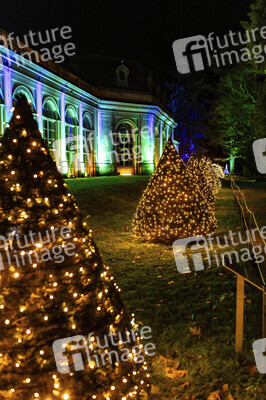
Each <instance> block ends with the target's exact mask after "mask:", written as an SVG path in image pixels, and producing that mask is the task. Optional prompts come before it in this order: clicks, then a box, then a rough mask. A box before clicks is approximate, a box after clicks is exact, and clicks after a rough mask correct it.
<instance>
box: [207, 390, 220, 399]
mask: <svg viewBox="0 0 266 400" xmlns="http://www.w3.org/2000/svg"><path fill="white" fill-rule="evenodd" d="M207 400H222V392H221V391H220V390H216V391H215V392H212V393H210V394H209V396H208V397H207Z"/></svg>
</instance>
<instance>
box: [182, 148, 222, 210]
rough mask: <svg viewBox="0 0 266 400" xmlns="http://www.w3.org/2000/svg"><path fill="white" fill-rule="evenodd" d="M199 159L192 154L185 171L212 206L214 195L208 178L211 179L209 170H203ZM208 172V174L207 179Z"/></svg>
mask: <svg viewBox="0 0 266 400" xmlns="http://www.w3.org/2000/svg"><path fill="white" fill-rule="evenodd" d="M200 159H201V158H199V157H197V156H196V155H195V154H192V155H191V157H190V159H189V162H188V164H187V166H186V167H187V172H188V174H189V176H192V177H193V180H194V182H195V183H197V185H198V186H199V189H200V191H201V193H202V194H203V196H204V197H205V199H206V200H207V202H208V204H209V205H210V206H211V207H213V206H214V204H215V196H214V194H213V189H212V186H211V185H210V184H209V182H210V179H212V174H211V170H207V171H206V170H203V169H202V168H201V166H200ZM208 174H210V176H209V178H210V179H208V176H207V175H208Z"/></svg>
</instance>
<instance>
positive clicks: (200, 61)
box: [173, 35, 211, 74]
mask: <svg viewBox="0 0 266 400" xmlns="http://www.w3.org/2000/svg"><path fill="white" fill-rule="evenodd" d="M173 50H174V55H175V61H176V66H177V70H178V72H180V73H181V74H188V73H190V72H195V71H202V70H204V69H205V67H206V66H210V65H211V58H210V54H209V50H208V44H207V40H206V38H205V37H204V36H202V35H197V36H192V37H188V38H185V39H180V40H176V41H175V42H174V43H173Z"/></svg>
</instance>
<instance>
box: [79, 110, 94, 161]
mask: <svg viewBox="0 0 266 400" xmlns="http://www.w3.org/2000/svg"><path fill="white" fill-rule="evenodd" d="M82 126H83V143H84V149H83V151H84V154H85V153H90V152H91V151H92V150H93V148H94V132H93V128H92V124H91V120H90V118H89V116H88V114H85V116H84V118H83V124H82Z"/></svg>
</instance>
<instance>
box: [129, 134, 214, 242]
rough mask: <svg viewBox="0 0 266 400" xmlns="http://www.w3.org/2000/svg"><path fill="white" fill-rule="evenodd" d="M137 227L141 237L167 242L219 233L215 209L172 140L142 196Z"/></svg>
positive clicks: (135, 231)
mask: <svg viewBox="0 0 266 400" xmlns="http://www.w3.org/2000/svg"><path fill="white" fill-rule="evenodd" d="M133 225H134V227H133V232H134V233H135V235H136V236H138V237H139V238H141V239H143V240H147V241H154V242H165V243H171V242H172V241H173V240H175V239H179V238H185V237H190V236H196V235H201V234H207V233H209V232H213V231H214V230H215V227H216V223H215V217H214V215H213V212H212V211H211V207H210V205H209V204H208V202H207V200H206V198H205V197H204V196H203V194H201V192H200V189H199V187H198V185H197V183H196V182H195V181H194V179H193V176H191V175H189V174H188V171H187V169H186V167H185V165H184V163H183V161H182V159H181V158H180V156H179V155H178V154H177V151H176V149H175V147H174V145H173V143H172V140H171V138H170V139H169V141H168V142H167V145H166V147H165V149H164V152H163V154H162V156H161V158H160V160H159V163H158V165H157V168H156V170H155V171H154V173H153V175H152V177H151V179H150V181H149V183H148V186H147V188H146V189H145V191H144V192H143V194H142V197H141V199H140V202H139V204H138V207H137V210H136V214H135V217H134V221H133Z"/></svg>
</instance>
